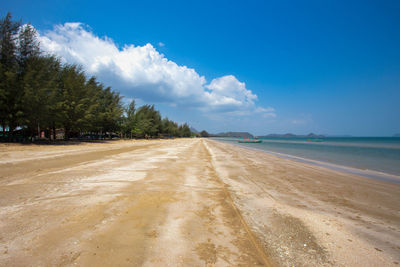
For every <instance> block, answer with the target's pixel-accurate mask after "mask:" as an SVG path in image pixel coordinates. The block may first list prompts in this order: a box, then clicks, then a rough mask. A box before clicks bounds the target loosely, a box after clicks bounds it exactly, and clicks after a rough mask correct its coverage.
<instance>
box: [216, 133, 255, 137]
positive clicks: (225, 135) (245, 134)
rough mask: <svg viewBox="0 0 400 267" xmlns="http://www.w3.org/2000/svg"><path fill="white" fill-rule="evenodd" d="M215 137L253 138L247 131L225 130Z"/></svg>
mask: <svg viewBox="0 0 400 267" xmlns="http://www.w3.org/2000/svg"><path fill="white" fill-rule="evenodd" d="M215 136H217V137H235V138H254V136H253V135H252V134H251V133H248V132H226V133H219V134H216V135H215Z"/></svg>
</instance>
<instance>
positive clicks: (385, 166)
mask: <svg viewBox="0 0 400 267" xmlns="http://www.w3.org/2000/svg"><path fill="white" fill-rule="evenodd" d="M214 139H215V140H219V141H223V142H227V143H232V144H235V145H241V146H244V147H248V148H252V149H257V150H262V151H265V152H269V153H272V154H275V155H278V156H282V157H286V158H290V159H294V160H296V159H297V160H300V161H305V162H310V163H317V164H318V163H320V164H318V165H324V164H321V163H328V164H327V165H328V166H336V167H337V168H336V169H338V168H339V169H340V166H343V167H349V168H351V169H355V170H361V171H364V172H360V173H358V174H368V173H370V174H372V176H374V174H376V176H380V177H381V178H382V177H385V174H388V175H395V176H399V177H398V178H400V138H399V137H324V138H318V139H309V138H306V137H305V138H301V137H293V138H276V137H271V138H268V137H264V138H259V139H261V140H262V143H254V144H252V143H243V144H242V143H241V144H239V143H238V142H237V141H238V140H239V139H238V138H222V137H221V138H214ZM342 169H343V170H348V168H342ZM355 173H356V174H357V171H356V172H355ZM380 174H382V175H380ZM366 176H368V175H366ZM372 178H375V177H372ZM389 180H390V179H389ZM396 183H397V182H396Z"/></svg>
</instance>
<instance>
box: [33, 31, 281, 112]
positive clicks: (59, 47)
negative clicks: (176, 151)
mask: <svg viewBox="0 0 400 267" xmlns="http://www.w3.org/2000/svg"><path fill="white" fill-rule="evenodd" d="M40 43H41V46H42V48H43V49H44V50H45V51H47V52H49V53H53V54H56V55H58V56H60V57H61V58H62V59H63V60H65V61H66V62H69V63H76V64H79V65H82V66H83V67H84V69H85V70H86V72H87V73H88V74H89V75H95V76H97V77H98V79H99V80H100V81H102V82H104V83H105V84H106V85H110V86H112V87H113V88H114V89H115V90H119V91H121V93H122V94H123V95H125V96H126V97H128V98H131V97H134V98H140V99H143V100H144V101H148V102H150V103H167V104H169V105H171V106H191V107H194V108H198V109H200V110H203V111H208V110H211V111H214V112H222V113H230V114H233V115H248V114H254V113H259V114H262V115H263V116H271V117H273V116H275V113H274V112H275V111H274V110H273V109H272V108H263V107H257V106H256V104H255V101H256V100H257V96H256V95H255V94H254V93H252V91H251V90H248V89H246V85H245V83H243V82H240V81H239V80H237V79H236V77H235V76H233V75H226V76H223V77H219V78H216V79H213V80H212V81H211V83H209V84H207V81H206V79H205V77H204V76H200V75H199V74H198V73H197V72H196V71H195V70H194V69H192V68H188V67H186V66H180V65H177V64H176V63H175V62H173V61H171V60H168V59H167V58H166V57H165V56H164V55H163V54H161V53H159V52H158V51H157V50H156V49H155V48H154V46H153V45H151V44H146V45H144V46H134V45H125V46H124V47H123V48H122V49H119V48H118V47H117V45H116V44H115V43H114V42H113V41H112V40H111V39H110V38H108V37H103V38H99V37H98V36H95V35H94V34H93V33H92V32H91V31H90V30H89V29H87V27H86V26H85V25H83V24H81V23H65V24H64V25H58V26H56V27H54V29H53V30H52V31H48V32H46V33H44V34H42V35H41V36H40ZM158 45H159V46H160V47H161V46H163V45H164V44H163V43H161V42H160V43H158Z"/></svg>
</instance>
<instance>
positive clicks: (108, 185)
mask: <svg viewBox="0 0 400 267" xmlns="http://www.w3.org/2000/svg"><path fill="white" fill-rule="evenodd" d="M0 157H1V158H2V163H0V265H1V266H10V265H12V266H27V265H34V266H40V265H42V266H76V265H77V266H111V265H112V266H138V265H139V266H168V265H170V266H204V265H208V266H214V265H215V266H233V265H234V266H236V265H242V266H256V265H270V264H271V263H272V264H273V265H282V266H292V265H297V266H321V265H327V266H329V265H336V266H379V265H382V266H391V265H393V266H397V264H398V262H399V261H400V256H399V255H400V242H399V240H400V210H399V207H400V186H399V185H392V184H388V183H384V182H378V181H373V180H370V179H365V178H360V177H357V176H354V175H348V174H343V173H340V172H335V171H331V170H326V169H324V168H321V167H317V166H311V165H307V164H302V163H298V162H293V161H290V160H284V159H280V158H277V157H275V156H271V155H267V154H265V153H261V152H255V151H250V150H246V149H243V148H239V147H234V146H231V145H227V144H222V143H218V142H214V141H211V140H201V139H186V140H185V139H181V140H165V141H141V142H138V141H119V142H112V143H105V144H83V145H76V146H18V145H15V146H13V145H12V146H5V145H2V146H1V147H0ZM3 159H4V160H3Z"/></svg>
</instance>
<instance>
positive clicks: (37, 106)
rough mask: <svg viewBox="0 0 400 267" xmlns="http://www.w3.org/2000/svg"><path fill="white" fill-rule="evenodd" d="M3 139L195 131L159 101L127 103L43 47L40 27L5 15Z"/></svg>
mask: <svg viewBox="0 0 400 267" xmlns="http://www.w3.org/2000/svg"><path fill="white" fill-rule="evenodd" d="M0 126H1V128H2V131H1V133H0V136H1V139H3V140H9V141H23V140H28V139H31V138H32V137H34V136H40V134H41V133H42V132H44V133H45V135H46V136H47V137H50V136H53V137H55V136H56V132H57V129H63V132H64V138H65V139H69V138H71V137H82V136H85V137H87V138H90V139H95V138H99V137H100V138H101V137H102V136H104V135H105V133H108V136H110V137H111V133H113V134H114V135H115V134H117V135H118V136H120V137H125V138H145V137H160V136H164V137H165V136H168V137H190V136H191V135H192V133H191V131H190V128H189V126H188V125H187V124H186V123H185V124H183V125H178V124H177V123H176V122H174V121H171V120H169V119H168V118H162V117H161V114H160V112H159V111H158V110H156V109H155V108H154V105H144V106H141V107H139V108H136V106H135V101H134V100H132V102H131V103H130V104H129V105H127V106H124V104H123V103H122V96H121V95H120V94H119V92H117V91H114V90H112V89H111V87H109V86H105V85H104V84H102V83H100V82H99V81H97V79H96V77H87V75H86V74H85V72H84V70H83V69H82V68H81V67H80V66H77V65H75V64H68V63H62V62H61V61H60V59H59V58H57V57H55V56H54V55H48V54H45V53H43V52H42V51H41V50H40V45H39V41H38V38H37V33H36V31H35V29H34V28H33V27H32V26H31V25H30V24H25V25H22V23H21V21H13V20H12V17H11V14H10V13H8V14H7V15H6V16H5V17H4V18H2V19H1V20H0Z"/></svg>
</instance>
